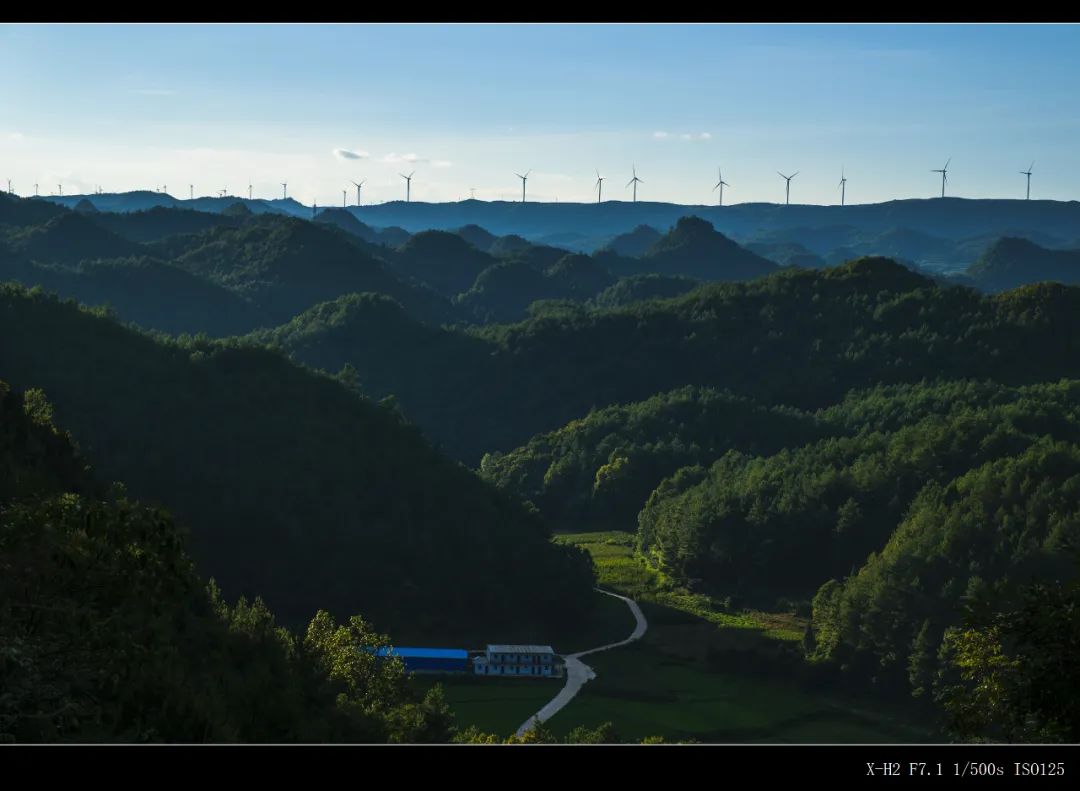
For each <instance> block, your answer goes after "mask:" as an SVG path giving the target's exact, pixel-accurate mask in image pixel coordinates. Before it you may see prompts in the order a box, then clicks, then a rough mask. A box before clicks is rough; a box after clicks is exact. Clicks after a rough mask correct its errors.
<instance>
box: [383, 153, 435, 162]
mask: <svg viewBox="0 0 1080 791" xmlns="http://www.w3.org/2000/svg"><path fill="white" fill-rule="evenodd" d="M382 161H383V162H386V163H388V164H390V165H399V164H401V163H402V162H408V163H409V164H412V165H415V164H417V163H421V164H424V163H427V162H428V161H429V160H427V159H424V158H423V157H419V156H417V155H416V154H395V153H394V152H393V151H391V152H390V153H389V154H387V155H386V156H385V157H383V158H382Z"/></svg>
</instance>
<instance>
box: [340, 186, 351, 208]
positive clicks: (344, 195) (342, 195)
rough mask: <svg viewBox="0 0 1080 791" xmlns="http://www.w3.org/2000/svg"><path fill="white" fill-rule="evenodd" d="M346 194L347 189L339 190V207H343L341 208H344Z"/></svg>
mask: <svg viewBox="0 0 1080 791" xmlns="http://www.w3.org/2000/svg"><path fill="white" fill-rule="evenodd" d="M348 194H349V191H348V190H342V191H341V208H343V209H344V208H345V200H346V196H347V195H348Z"/></svg>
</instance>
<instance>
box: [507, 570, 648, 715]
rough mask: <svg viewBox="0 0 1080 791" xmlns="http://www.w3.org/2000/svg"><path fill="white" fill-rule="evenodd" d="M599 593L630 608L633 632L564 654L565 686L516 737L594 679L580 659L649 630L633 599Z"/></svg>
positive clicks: (554, 710)
mask: <svg viewBox="0 0 1080 791" xmlns="http://www.w3.org/2000/svg"><path fill="white" fill-rule="evenodd" d="M596 590H597V591H599V592H600V593H603V594H605V595H607V596H614V597H615V598H616V599H622V600H623V601H624V602H626V605H627V606H628V607H629V608H630V612H632V613H633V614H634V620H635V621H636V624H635V625H634V631H633V632H631V634H630V636H629V637H627V638H626V639H625V640H620V641H619V642H617V643H609V644H608V645H602V646H599V647H598V648H590V649H589V650H587V651H578V652H577V653H576V654H566V655H565V656H563V660H564V661H565V662H566V685H565V686H564V687H563V688H562V690H561V691H560V692H559V694H558V695H556V696H555V697H553V698H552V699H551V700H550V701H548V702H547V704H546V705H545V706H544V707H543V708H542V709H540V711H538V712H536V714H534V715H532V716H531V717H529V719H527V720H525V722H524V723H523V724H522V726H521V727H520V728H518V729H517V735H518V736H521V735H522V734H524V733H525V732H526V731H527V730H529V728H531V727H532V726H533V725H534V724H536V723H537V722H547V721H548V720H550V719H551V718H552V717H554V716H555V714H557V713H558V712H559V711H561V710H562V708H563V706H565V705H566V704H567V703H569V702H570V701H571V700H573V699H574V696H575V695H576V694H577V693H578V692H579V691H580V690H581V688H582V687H583V686H584V685H585V684H586V683H587V682H589V681H592V680H593V679H594V678H596V673H595V672H593V669H592V668H591V667H589V666H588V665H586V664H585V663H584V662H582V661H581V657H583V656H588V655H589V654H595V653H597V652H599V651H607V650H608V649H611V648H618V647H619V646H623V645H628V644H629V643H632V642H634V641H635V640H638V639H640V638H641V636H642V635H643V634H645V630H646V629H647V628H649V624H648V622H646V620H645V616H644V615H643V614H642V612H641V608H640V607H638V603H637V602H636V601H634V600H633V599H630V598H627V597H626V596H620V595H619V594H617V593H611V592H610V591H606V590H601V589H600V588H597V589H596Z"/></svg>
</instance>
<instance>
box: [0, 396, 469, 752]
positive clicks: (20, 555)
mask: <svg viewBox="0 0 1080 791" xmlns="http://www.w3.org/2000/svg"><path fill="white" fill-rule="evenodd" d="M0 470H2V471H3V475H2V476H0V550H2V551H0V678H2V679H3V684H2V688H0V689H2V693H3V694H0V743H3V742H11V741H17V742H37V741H46V742H68V741H70V742H84V743H85V742H118V741H119V742H132V741H134V742H160V741H167V742H234V741H240V742H267V741H269V742H281V741H301V742H313V741H316V742H317V741H348V742H372V741H397V742H424V741H446V740H448V739H450V738H451V736H452V734H453V720H452V715H450V713H449V711H448V709H447V708H446V705H445V703H444V702H443V701H442V698H441V697H440V693H439V692H437V691H435V692H430V693H428V694H427V695H426V696H425V697H424V698H423V699H421V698H419V697H417V696H416V695H415V693H413V692H412V690H411V688H410V686H409V685H408V683H407V678H406V675H405V673H404V671H403V667H402V666H401V664H400V662H398V661H396V660H394V661H377V660H376V659H375V657H374V656H372V654H371V653H370V652H369V651H368V650H365V649H369V648H373V647H379V646H385V645H388V644H389V638H387V637H386V636H385V635H381V634H379V633H377V632H376V631H375V630H373V629H372V628H371V626H370V625H369V624H368V623H367V622H366V621H364V620H363V619H362V618H360V617H358V616H353V617H352V618H350V619H348V620H347V621H346V622H344V623H341V624H338V623H337V622H335V619H334V618H333V617H332V616H330V615H329V614H328V613H326V612H323V611H320V612H318V613H315V617H314V618H312V619H311V621H310V623H309V624H308V625H307V628H306V630H305V631H302V632H300V633H293V632H291V631H289V630H287V629H284V628H282V627H281V626H279V625H278V624H277V622H276V621H275V618H274V616H273V614H272V613H271V612H270V611H269V610H268V609H267V608H266V605H265V604H263V602H262V600H261V599H258V598H256V599H255V600H254V601H247V600H245V599H243V598H241V599H240V600H238V601H237V602H236V603H235V604H232V605H230V604H228V603H227V602H226V601H225V600H224V599H223V598H222V595H221V592H220V590H219V589H218V587H217V586H216V585H215V584H214V582H213V581H211V582H210V583H209V584H207V583H206V582H205V581H204V580H203V579H201V578H200V576H199V575H198V574H197V573H196V571H195V567H194V565H193V563H192V561H191V560H190V559H189V557H188V555H187V554H186V551H185V548H184V544H185V536H184V533H183V531H182V530H180V529H178V528H177V526H176V525H175V524H174V522H173V520H172V518H171V517H170V516H169V514H168V513H167V512H166V511H164V510H162V509H161V508H158V507H154V506H148V505H143V504H141V503H138V502H135V501H132V500H129V499H127V498H126V497H125V496H124V492H123V488H122V487H119V486H105V485H104V484H102V483H101V482H100V480H99V479H98V478H97V477H96V476H95V474H94V472H93V471H92V470H91V469H90V468H89V466H88V465H87V463H86V461H85V460H84V459H83V458H82V457H81V456H80V455H79V453H78V452H77V451H76V449H75V447H74V446H73V442H72V439H71V437H70V435H68V434H65V433H62V432H60V431H59V430H58V429H56V428H55V426H54V424H53V422H52V407H51V406H50V404H49V402H48V400H47V398H46V396H45V394H44V393H43V392H42V391H40V390H27V391H25V392H24V393H22V394H19V393H16V392H14V391H12V390H11V388H10V387H9V386H8V385H7V384H6V383H4V382H0Z"/></svg>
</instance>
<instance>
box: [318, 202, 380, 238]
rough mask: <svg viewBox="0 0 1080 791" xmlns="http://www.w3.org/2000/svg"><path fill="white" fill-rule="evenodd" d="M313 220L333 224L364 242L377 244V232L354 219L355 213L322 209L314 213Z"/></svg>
mask: <svg viewBox="0 0 1080 791" xmlns="http://www.w3.org/2000/svg"><path fill="white" fill-rule="evenodd" d="M315 222H321V223H326V224H327V225H334V226H336V227H338V228H340V229H341V230H343V231H345V232H346V233H349V234H352V235H353V236H356V237H358V238H360V239H362V240H364V241H365V242H369V243H371V244H379V243H380V241H379V234H378V232H377V231H376V230H375V229H374V228H372V227H371V226H370V225H365V224H364V223H362V222H360V221H359V220H358V219H356V215H355V214H353V213H352V212H349V211H346V210H345V209H323V210H322V211H321V212H319V213H318V214H317V215H315Z"/></svg>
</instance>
